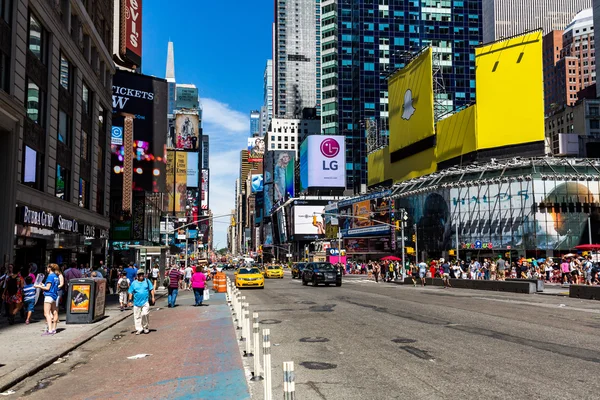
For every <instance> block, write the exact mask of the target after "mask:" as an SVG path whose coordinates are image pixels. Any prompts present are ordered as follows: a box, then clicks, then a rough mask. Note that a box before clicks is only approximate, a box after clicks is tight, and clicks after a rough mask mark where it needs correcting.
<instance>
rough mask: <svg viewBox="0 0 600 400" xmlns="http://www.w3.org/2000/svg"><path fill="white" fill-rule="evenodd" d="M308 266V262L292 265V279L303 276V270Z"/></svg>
mask: <svg viewBox="0 0 600 400" xmlns="http://www.w3.org/2000/svg"><path fill="white" fill-rule="evenodd" d="M305 267H306V263H296V264H294V266H293V267H292V279H296V278H302V271H303V270H304V268H305Z"/></svg>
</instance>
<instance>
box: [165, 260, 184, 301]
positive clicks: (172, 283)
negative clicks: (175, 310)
mask: <svg viewBox="0 0 600 400" xmlns="http://www.w3.org/2000/svg"><path fill="white" fill-rule="evenodd" d="M182 277H183V275H182V274H181V272H180V271H179V269H177V266H173V268H171V271H169V287H168V289H167V290H168V291H169V297H168V303H169V304H168V306H167V307H169V308H172V307H175V302H176V301H177V293H178V292H179V284H180V282H181V281H182Z"/></svg>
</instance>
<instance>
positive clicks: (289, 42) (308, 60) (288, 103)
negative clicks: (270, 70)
mask: <svg viewBox="0 0 600 400" xmlns="http://www.w3.org/2000/svg"><path fill="white" fill-rule="evenodd" d="M319 3H320V0H295V1H291V0H278V1H276V2H275V27H274V38H273V39H274V40H273V45H274V46H273V48H274V54H273V62H274V63H275V83H276V87H275V88H274V92H275V112H274V115H276V116H277V117H280V118H298V117H301V116H302V109H304V108H315V107H316V108H317V109H320V106H321V89H320V87H321V56H320V54H319V51H318V50H317V49H319V48H320V40H321V32H320V26H321V24H320V14H321V7H320V6H319Z"/></svg>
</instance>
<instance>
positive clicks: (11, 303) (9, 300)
mask: <svg viewBox="0 0 600 400" xmlns="http://www.w3.org/2000/svg"><path fill="white" fill-rule="evenodd" d="M24 286H25V281H24V280H23V278H22V277H21V274H20V273H19V269H18V268H17V269H15V267H14V265H13V264H9V265H8V273H7V276H6V278H5V282H4V294H3V296H2V300H4V303H5V304H6V305H7V307H8V312H7V317H8V323H9V324H10V325H12V324H14V323H15V315H17V313H18V312H19V310H20V309H21V307H22V306H23V287H24Z"/></svg>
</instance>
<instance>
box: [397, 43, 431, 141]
mask: <svg viewBox="0 0 600 400" xmlns="http://www.w3.org/2000/svg"><path fill="white" fill-rule="evenodd" d="M431 54H432V53H431V47H428V48H427V49H426V50H424V51H423V52H422V53H421V54H420V55H419V56H418V57H416V58H415V59H414V60H412V61H411V62H409V63H408V64H407V65H406V66H405V67H404V68H403V69H401V70H400V71H398V72H396V73H395V74H394V75H393V76H392V77H391V78H390V80H389V82H388V93H389V102H390V115H389V121H390V153H393V152H394V151H396V150H400V149H402V148H404V147H406V146H408V145H411V144H414V143H417V142H419V141H420V140H423V139H425V138H427V137H430V136H433V135H434V128H433V75H432V59H431V57H432V56H431Z"/></svg>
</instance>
